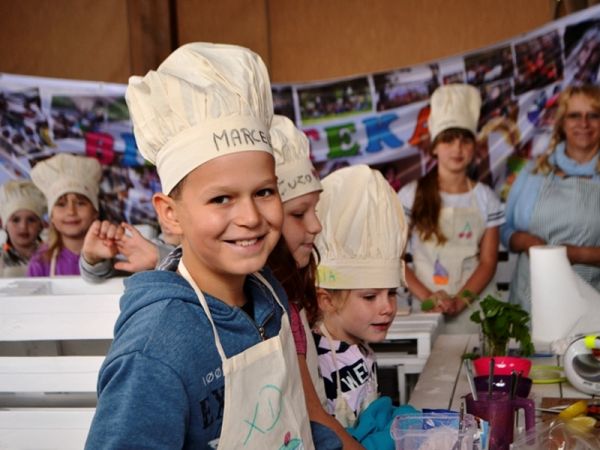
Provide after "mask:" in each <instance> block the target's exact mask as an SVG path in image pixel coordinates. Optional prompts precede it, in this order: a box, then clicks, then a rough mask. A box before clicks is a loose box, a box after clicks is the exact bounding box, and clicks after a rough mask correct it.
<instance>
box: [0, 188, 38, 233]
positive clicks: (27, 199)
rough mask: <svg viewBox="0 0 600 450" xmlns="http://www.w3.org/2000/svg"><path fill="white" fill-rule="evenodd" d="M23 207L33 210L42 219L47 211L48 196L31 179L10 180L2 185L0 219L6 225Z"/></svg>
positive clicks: (0, 190)
mask: <svg viewBox="0 0 600 450" xmlns="http://www.w3.org/2000/svg"><path fill="white" fill-rule="evenodd" d="M21 209H26V210H28V211H32V212H33V213H35V215H36V216H38V217H39V218H40V219H42V218H43V217H44V214H45V212H46V197H44V194H42V192H41V191H40V190H39V189H38V188H36V187H35V185H34V184H33V183H32V182H31V181H27V180H9V181H7V182H6V183H4V184H3V185H2V187H0V219H2V226H4V227H6V224H7V223H8V219H10V216H12V215H13V214H14V213H16V212H17V211H19V210H21Z"/></svg>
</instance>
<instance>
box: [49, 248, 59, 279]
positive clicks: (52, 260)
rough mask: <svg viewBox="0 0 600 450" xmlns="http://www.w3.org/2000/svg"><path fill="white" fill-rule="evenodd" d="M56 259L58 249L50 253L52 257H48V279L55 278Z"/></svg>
mask: <svg viewBox="0 0 600 450" xmlns="http://www.w3.org/2000/svg"><path fill="white" fill-rule="evenodd" d="M57 259H58V248H55V249H54V250H53V251H52V256H51V257H50V273H49V276H50V277H54V276H56V260H57Z"/></svg>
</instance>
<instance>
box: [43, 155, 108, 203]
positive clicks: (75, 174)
mask: <svg viewBox="0 0 600 450" xmlns="http://www.w3.org/2000/svg"><path fill="white" fill-rule="evenodd" d="M101 178H102V167H101V166H100V163H99V162H98V160H97V159H94V158H89V157H87V156H78V155H72V154H70V153H58V154H56V155H54V156H53V157H51V158H48V159H45V160H43V161H40V162H39V163H37V164H36V165H35V166H34V168H33V169H31V179H32V180H33V183H34V184H35V185H36V186H37V187H38V189H39V190H40V191H42V192H43V193H44V194H46V200H47V201H48V211H52V207H53V206H54V204H55V203H56V201H57V200H58V199H59V197H60V196H62V195H64V194H68V193H74V194H81V195H83V196H85V197H87V198H88V200H89V201H90V202H92V204H93V205H94V208H96V211H98V210H99V208H98V191H99V189H100V179H101Z"/></svg>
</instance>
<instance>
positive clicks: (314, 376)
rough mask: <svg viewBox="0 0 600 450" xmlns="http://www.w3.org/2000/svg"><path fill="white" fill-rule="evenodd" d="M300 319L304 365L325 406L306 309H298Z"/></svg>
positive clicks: (323, 388)
mask: <svg viewBox="0 0 600 450" xmlns="http://www.w3.org/2000/svg"><path fill="white" fill-rule="evenodd" d="M300 320H301V321H302V325H303V326H304V333H305V334H306V365H307V366H308V373H309V374H310V379H311V380H312V383H313V386H314V387H315V391H317V396H318V397H319V401H320V403H321V406H322V407H323V408H327V394H325V383H324V382H323V376H322V375H321V371H320V370H319V356H318V355H317V346H316V345H315V340H314V339H313V337H312V330H311V329H310V325H309V324H308V318H307V317H306V309H305V308H302V309H301V310H300Z"/></svg>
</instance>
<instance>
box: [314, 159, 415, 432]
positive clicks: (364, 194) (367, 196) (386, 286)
mask: <svg viewBox="0 0 600 450" xmlns="http://www.w3.org/2000/svg"><path fill="white" fill-rule="evenodd" d="M322 184H323V192H322V194H321V200H320V201H319V204H318V205H317V215H318V217H319V219H320V220H321V223H322V225H323V231H322V232H321V234H320V235H319V236H317V241H316V245H317V248H318V250H319V254H320V255H321V261H320V263H319V267H318V286H319V287H318V290H317V297H318V302H319V308H320V311H321V320H320V322H319V323H318V324H317V326H316V327H315V330H316V332H315V333H313V336H314V339H315V342H316V344H317V349H318V354H319V367H320V369H321V373H322V375H323V378H324V380H325V390H326V393H327V407H328V410H329V413H330V414H334V415H335V417H336V419H337V420H338V421H340V422H341V423H342V425H344V426H346V427H351V426H353V425H354V423H355V422H356V419H357V417H358V416H359V415H360V414H361V413H362V412H363V411H364V410H365V409H366V408H367V407H368V406H369V404H370V403H371V402H373V401H374V400H375V399H376V398H377V396H378V394H377V375H376V367H375V357H374V353H373V352H372V350H371V349H370V348H369V343H372V342H380V341H382V340H383V339H385V336H386V334H387V331H388V329H389V327H390V325H391V324H392V321H393V320H394V317H395V315H396V301H397V299H396V289H397V288H398V287H400V286H401V285H402V284H403V283H404V267H403V265H404V264H403V262H402V254H403V251H404V246H405V244H406V236H407V226H406V224H405V220H404V213H403V211H402V205H401V204H400V202H399V201H398V198H397V197H396V193H395V192H394V190H393V189H392V188H391V186H390V185H389V183H388V182H387V181H386V180H385V178H383V175H382V174H381V173H380V172H378V171H376V170H372V169H370V168H369V167H368V166H365V165H357V166H352V167H348V168H344V169H340V170H338V171H336V172H334V173H332V174H330V175H328V176H327V177H325V178H324V179H323V180H322Z"/></svg>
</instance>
